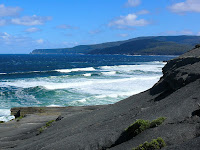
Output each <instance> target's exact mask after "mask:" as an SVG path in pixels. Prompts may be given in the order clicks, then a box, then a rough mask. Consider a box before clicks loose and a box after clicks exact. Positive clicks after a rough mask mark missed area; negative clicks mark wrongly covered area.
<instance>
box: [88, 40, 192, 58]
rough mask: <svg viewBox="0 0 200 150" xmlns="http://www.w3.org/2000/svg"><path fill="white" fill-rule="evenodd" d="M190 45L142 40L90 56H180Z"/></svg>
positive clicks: (93, 52)
mask: <svg viewBox="0 0 200 150" xmlns="http://www.w3.org/2000/svg"><path fill="white" fill-rule="evenodd" d="M191 48H192V46H190V45H183V44H177V43H175V42H165V41H158V40H154V39H142V40H136V41H131V42H127V43H124V44H121V45H119V46H115V47H109V48H104V49H97V50H93V51H91V52H90V54H127V55H180V54H183V53H184V52H186V51H188V50H189V49H191Z"/></svg>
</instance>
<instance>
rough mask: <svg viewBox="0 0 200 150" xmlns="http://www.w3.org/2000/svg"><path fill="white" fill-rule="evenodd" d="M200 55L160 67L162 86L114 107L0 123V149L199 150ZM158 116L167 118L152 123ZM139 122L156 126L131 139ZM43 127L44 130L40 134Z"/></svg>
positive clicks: (189, 54)
mask: <svg viewBox="0 0 200 150" xmlns="http://www.w3.org/2000/svg"><path fill="white" fill-rule="evenodd" d="M199 56H200V48H198V47H197V48H195V49H193V50H191V51H189V52H187V53H185V54H183V55H181V56H179V57H178V58H175V59H173V60H170V61H169V62H167V64H166V65H165V67H164V68H163V76H162V77H161V79H160V81H159V82H158V83H156V84H155V85H154V86H153V87H152V88H151V89H149V90H147V91H144V92H142V93H140V94H137V95H133V96H131V97H129V98H127V99H124V100H122V101H120V102H118V103H115V104H113V105H107V106H87V107H66V108H65V109H63V108H62V111H60V112H59V114H57V115H55V114H54V113H52V112H51V113H52V114H49V115H44V114H43V115H39V114H36V113H34V111H31V112H30V113H31V115H27V116H26V117H24V118H22V119H21V120H19V121H16V120H13V121H11V122H8V123H4V124H0V131H1V135H0V147H1V148H2V149H9V148H10V149H11V148H12V149H14V150H25V149H29V150H35V149H44V150H49V149H56V150H57V149H58V150H61V149H63V150H64V149H68V150H79V149H80V150H95V149H98V150H103V149H110V150H130V149H132V148H134V147H137V146H138V145H140V144H142V143H144V142H145V141H148V142H150V141H151V140H152V139H156V138H158V137H161V138H162V139H163V140H164V141H165V143H166V147H164V148H163V149H165V150H199V146H200V105H199V103H200V84H199V83H200V67H199V66H200V57H199ZM133 86H135V85H133ZM86 88H87V87H86ZM24 109H27V108H14V109H12V111H13V113H14V112H17V111H18V110H21V111H22V112H25V113H26V114H28V113H29V112H28V111H27V110H26V111H23V110H24ZM37 109H38V108H37ZM57 109H58V110H59V108H57ZM58 110H54V111H55V112H58ZM36 112H37V113H38V111H36ZM159 117H165V119H164V120H163V121H162V122H158V121H157V123H155V122H156V121H155V119H157V118H159ZM138 119H143V120H149V121H153V120H154V121H153V122H154V125H152V123H151V125H150V126H148V127H147V126H145V128H144V126H137V127H135V128H137V129H140V130H137V132H136V133H137V134H135V133H134V134H133V132H132V130H133V126H134V125H135V124H133V123H135V122H136V123H137V120H138ZM50 120H56V121H55V122H51V125H49V126H47V124H45V123H46V122H48V121H50ZM48 124H49V123H48ZM131 124H132V126H131ZM44 126H45V127H44ZM142 127H143V128H142ZM41 128H42V129H43V130H42V132H39V131H40V129H41ZM5 129H6V130H5ZM8 131H9V132H8ZM134 131H136V130H134Z"/></svg>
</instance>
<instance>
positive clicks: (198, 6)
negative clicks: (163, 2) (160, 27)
mask: <svg viewBox="0 0 200 150" xmlns="http://www.w3.org/2000/svg"><path fill="white" fill-rule="evenodd" d="M169 9H170V10H171V11H172V12H175V13H185V12H198V13H200V0H186V1H185V2H180V3H175V4H173V5H172V6H170V7H169Z"/></svg>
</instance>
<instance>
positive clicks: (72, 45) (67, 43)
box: [62, 42, 79, 47]
mask: <svg viewBox="0 0 200 150" xmlns="http://www.w3.org/2000/svg"><path fill="white" fill-rule="evenodd" d="M78 44H79V43H78V42H62V45H64V46H67V47H74V46H77V45H78Z"/></svg>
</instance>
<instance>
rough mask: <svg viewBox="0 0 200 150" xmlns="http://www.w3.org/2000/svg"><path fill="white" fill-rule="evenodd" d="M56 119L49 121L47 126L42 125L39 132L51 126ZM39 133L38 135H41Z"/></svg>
mask: <svg viewBox="0 0 200 150" xmlns="http://www.w3.org/2000/svg"><path fill="white" fill-rule="evenodd" d="M54 121H55V120H51V121H48V122H47V123H46V124H45V126H42V127H41V128H40V129H39V134H40V133H42V132H43V131H44V130H45V129H47V127H49V126H51V124H52V123H53V122H54ZM39 134H38V135H39Z"/></svg>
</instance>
